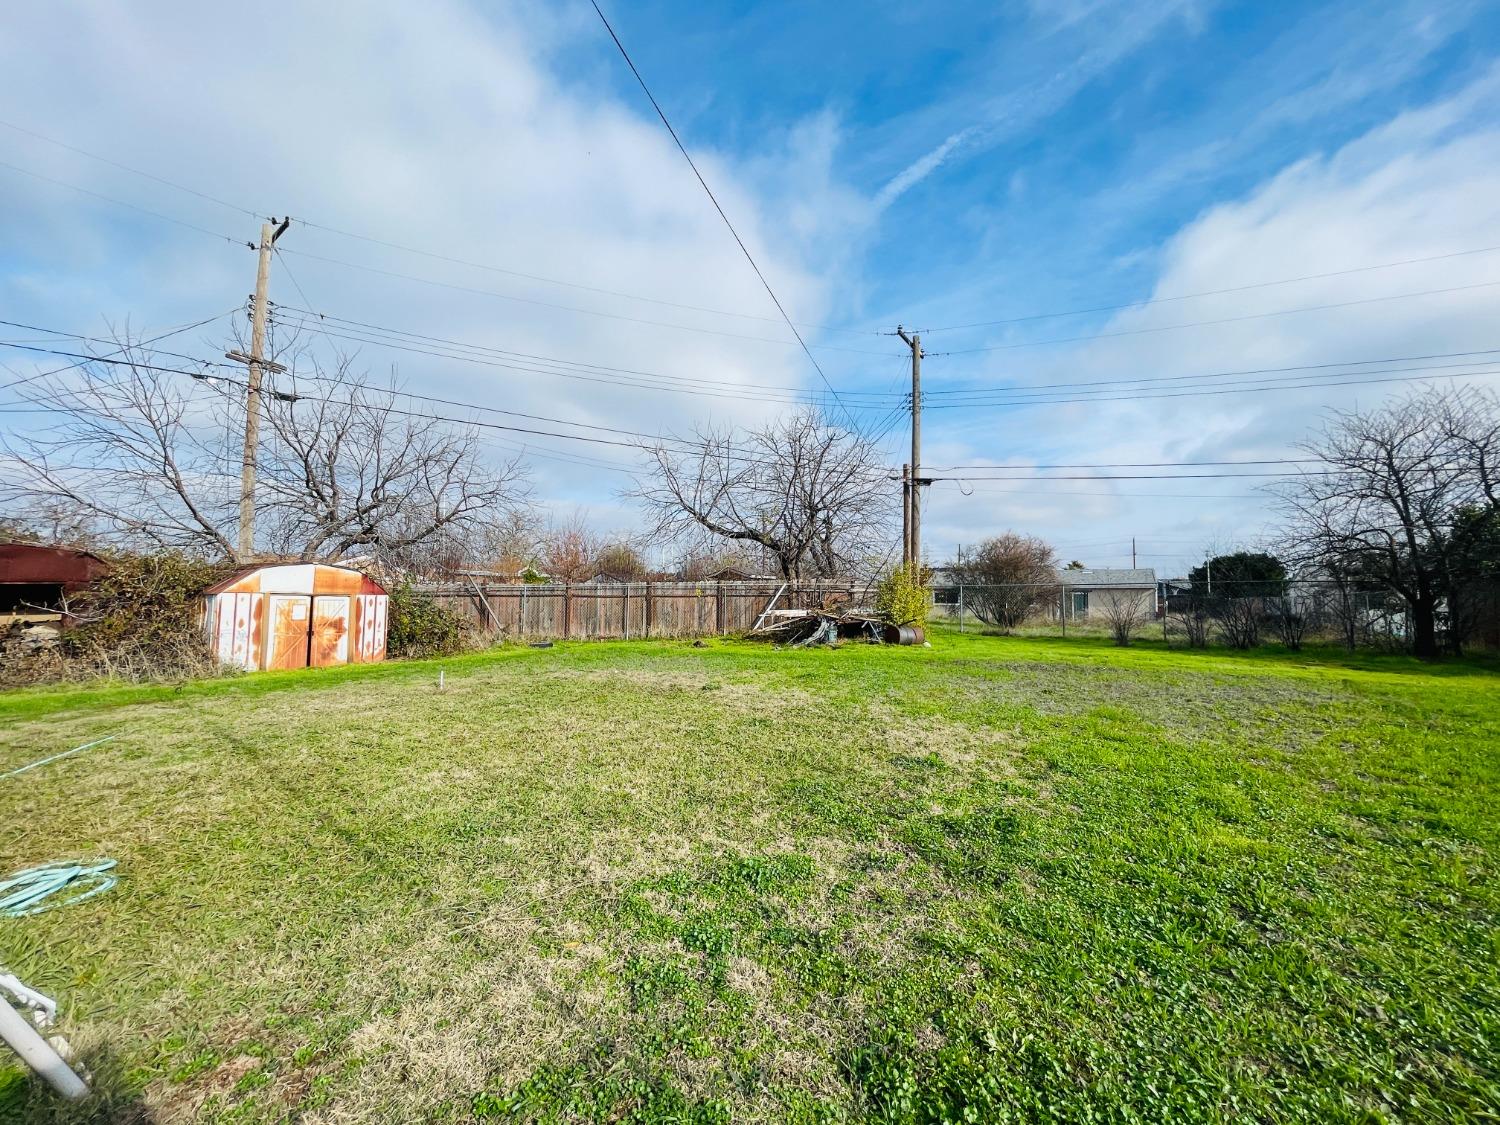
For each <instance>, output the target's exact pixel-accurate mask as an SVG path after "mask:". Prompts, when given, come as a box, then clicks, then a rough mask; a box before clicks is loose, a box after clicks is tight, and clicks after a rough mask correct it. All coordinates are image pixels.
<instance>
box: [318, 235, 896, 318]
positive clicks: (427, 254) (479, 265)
mask: <svg viewBox="0 0 1500 1125" xmlns="http://www.w3.org/2000/svg"><path fill="white" fill-rule="evenodd" d="M297 221H298V222H299V223H301V224H302V225H303V226H306V227H312V228H313V229H314V230H321V231H327V232H328V233H329V234H336V235H338V236H340V237H341V238H352V239H356V240H358V241H360V242H369V243H372V244H373V245H376V246H384V247H386V248H387V249H390V250H400V251H401V252H402V253H404V254H416V255H418V256H419V257H423V258H431V259H433V260H434V261H438V262H447V263H449V264H450V265H455V266H466V267H468V268H469V269H476V270H485V271H487V272H489V273H498V274H502V275H504V276H506V277H517V278H521V279H522V280H524V281H536V282H540V283H542V284H544V285H558V286H562V287H563V288H566V289H577V290H579V291H580V292H584V293H598V294H600V295H601V296H606V297H622V298H624V299H626V300H629V301H642V302H644V303H646V304H651V305H661V306H663V307H665V308H671V309H682V310H684V311H686V312H700V313H709V314H711V315H713V316H730V317H734V318H736V319H738V320H758V321H762V322H764V323H766V324H780V323H782V321H781V320H780V319H779V318H777V317H774V316H760V315H759V314H756V313H743V312H733V311H732V310H730V309H716V308H710V307H708V306H706V305H690V304H685V303H683V302H681V301H668V300H664V299H662V298H660V297H647V296H644V295H643V294H640V293H627V292H624V291H623V290H620V289H606V288H602V287H601V286H597V285H584V284H582V283H581V282H576V281H563V280H561V279H560V278H555V277H544V276H542V275H540V274H534V273H524V272H522V271H520V270H512V269H506V268H504V267H502V266H495V265H490V264H488V263H485V262H475V261H472V260H470V259H468V258H455V257H453V256H452V255H449V254H439V253H437V252H435V251H432V250H423V249H420V248H419V247H416V246H405V245H403V244H401V243H399V242H390V241H387V240H386V239H383V238H374V237H372V236H370V235H366V234H356V233H355V232H354V231H348V230H340V229H339V228H337V227H330V226H326V225H324V224H323V223H315V222H312V221H311V220H310V219H298V220H297ZM802 327H804V328H811V329H816V330H819V331H823V332H843V333H847V334H849V335H854V336H878V335H880V333H879V332H876V331H875V330H873V329H866V328H844V327H840V326H838V325H832V324H803V325H802Z"/></svg>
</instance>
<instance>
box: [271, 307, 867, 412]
mask: <svg viewBox="0 0 1500 1125" xmlns="http://www.w3.org/2000/svg"><path fill="white" fill-rule="evenodd" d="M271 308H272V311H273V314H275V315H280V316H291V317H294V318H296V319H297V320H298V321H300V322H301V326H302V327H304V328H308V329H310V330H313V331H320V332H326V331H332V330H333V329H329V327H328V325H329V323H330V322H332V324H333V325H334V329H337V330H341V331H344V332H351V333H352V332H355V331H356V330H362V331H363V332H373V333H377V334H378V336H379V337H382V338H384V337H390V338H396V339H400V340H404V341H411V340H415V341H420V342H423V343H432V344H440V345H442V346H443V347H445V348H450V349H463V350H468V351H475V352H479V353H482V354H484V355H493V356H500V357H503V358H506V359H513V358H520V359H532V360H539V361H543V362H547V363H558V364H566V365H568V366H572V367H584V368H589V369H592V370H598V371H608V372H614V373H619V374H624V375H633V376H641V377H644V378H649V379H661V380H665V381H669V382H676V383H691V384H695V385H704V386H722V387H730V388H734V389H746V388H749V389H755V390H767V391H786V392H791V393H795V394H803V393H806V390H807V388H805V387H796V386H790V385H787V384H775V383H743V382H737V381H734V380H727V379H705V378H702V377H691V376H682V375H663V374H661V373H659V372H654V371H641V370H639V369H636V368H629V367H615V366H610V365H607V364H597V363H587V362H584V361H581V360H571V359H558V358H556V357H553V356H543V355H536V354H534V353H530V352H518V351H513V350H509V349H506V348H497V347H495V346H493V345H489V344H475V343H469V342H466V341H463V340H455V339H452V338H451V337H445V336H433V335H428V334H424V333H421V332H414V331H411V330H410V329H404V328H394V327H391V326H389V325H381V324H372V323H370V322H368V321H359V320H352V319H350V318H348V317H340V316H335V315H334V314H332V313H325V312H319V311H317V310H315V309H299V308H296V307H294V306H291V305H284V304H276V303H275V302H272V304H271ZM346 338H347V337H346ZM366 342H370V343H374V342H377V341H376V340H370V341H366ZM840 393H841V394H844V395H848V396H850V397H861V396H864V397H884V398H892V397H895V396H894V395H890V394H885V393H883V392H878V391H858V390H850V389H845V390H842V391H840Z"/></svg>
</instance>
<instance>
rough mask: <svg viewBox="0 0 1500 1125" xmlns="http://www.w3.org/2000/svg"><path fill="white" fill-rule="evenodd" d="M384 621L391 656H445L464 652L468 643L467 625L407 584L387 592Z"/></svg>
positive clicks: (469, 630) (458, 617)
mask: <svg viewBox="0 0 1500 1125" xmlns="http://www.w3.org/2000/svg"><path fill="white" fill-rule="evenodd" d="M386 621H387V625H386V629H387V632H386V652H388V653H389V654H390V655H391V656H448V655H451V654H452V653H455V652H461V651H463V650H464V649H465V648H467V647H468V646H469V643H470V640H471V632H472V630H471V629H470V627H469V624H468V622H466V621H465V620H464V619H463V618H462V617H460V616H459V615H458V614H456V613H454V612H453V611H452V610H450V609H445V608H444V607H443V606H440V605H438V603H437V602H436V601H434V600H433V599H432V597H431V596H430V595H428V594H424V593H422V591H420V590H416V589H413V588H412V586H411V584H410V583H402V584H401V585H399V586H396V587H394V588H393V589H392V590H391V591H390V604H389V607H388V610H387V618H386Z"/></svg>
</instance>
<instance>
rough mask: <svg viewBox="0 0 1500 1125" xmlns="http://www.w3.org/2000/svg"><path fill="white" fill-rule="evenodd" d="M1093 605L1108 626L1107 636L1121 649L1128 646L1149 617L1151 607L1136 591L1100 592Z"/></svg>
mask: <svg viewBox="0 0 1500 1125" xmlns="http://www.w3.org/2000/svg"><path fill="white" fill-rule="evenodd" d="M1095 604H1096V605H1097V606H1098V608H1099V610H1100V612H1101V613H1102V614H1103V617H1104V622H1105V624H1107V625H1108V626H1109V634H1110V636H1111V637H1113V638H1114V641H1115V644H1117V645H1119V646H1120V647H1121V648H1124V647H1126V646H1127V645H1129V644H1130V642H1131V640H1132V638H1134V636H1135V634H1136V631H1137V630H1138V629H1140V627H1141V626H1142V625H1144V624H1145V623H1146V622H1147V621H1148V620H1149V619H1150V617H1151V607H1150V605H1148V604H1147V601H1146V599H1145V598H1143V597H1142V596H1141V595H1140V593H1139V592H1138V591H1136V590H1101V591H1098V593H1097V595H1096V597H1095Z"/></svg>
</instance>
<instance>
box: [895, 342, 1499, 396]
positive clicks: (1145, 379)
mask: <svg viewBox="0 0 1500 1125" xmlns="http://www.w3.org/2000/svg"><path fill="white" fill-rule="evenodd" d="M1479 355H1500V348H1484V349H1481V350H1478V351H1472V352H1437V353H1433V354H1430V355H1404V356H1386V357H1385V358H1383V359H1347V360H1340V361H1338V362H1325V363H1303V364H1293V365H1290V366H1286V367H1245V368H1240V369H1238V370H1233V371H1209V372H1200V373H1197V374H1190V375H1137V376H1134V377H1132V378H1128V379H1095V380H1092V381H1089V382H1073V383H1020V384H1013V385H1011V386H1008V387H977V388H973V389H967V390H965V389H954V390H937V391H926V392H924V393H923V396H922V397H923V398H929V397H932V396H935V395H943V396H960V395H964V396H970V397H980V396H983V395H987V394H1011V393H1015V394H1024V393H1028V392H1032V391H1048V390H1072V389H1073V388H1075V387H1103V386H1115V385H1119V384H1125V383H1171V382H1184V381H1190V380H1195V379H1227V378H1233V377H1235V376H1239V375H1279V374H1284V373H1286V372H1290V371H1325V370H1331V369H1333V368H1336V367H1374V366H1378V365H1380V364H1388V363H1425V362H1426V361H1428V360H1436V359H1461V358H1464V357H1467V356H1479ZM1455 366H1459V367H1463V366H1467V365H1466V364H1456V365H1455ZM1411 370H1413V371H1425V370H1430V368H1412V369H1411ZM1080 393H1081V392H1080Z"/></svg>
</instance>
